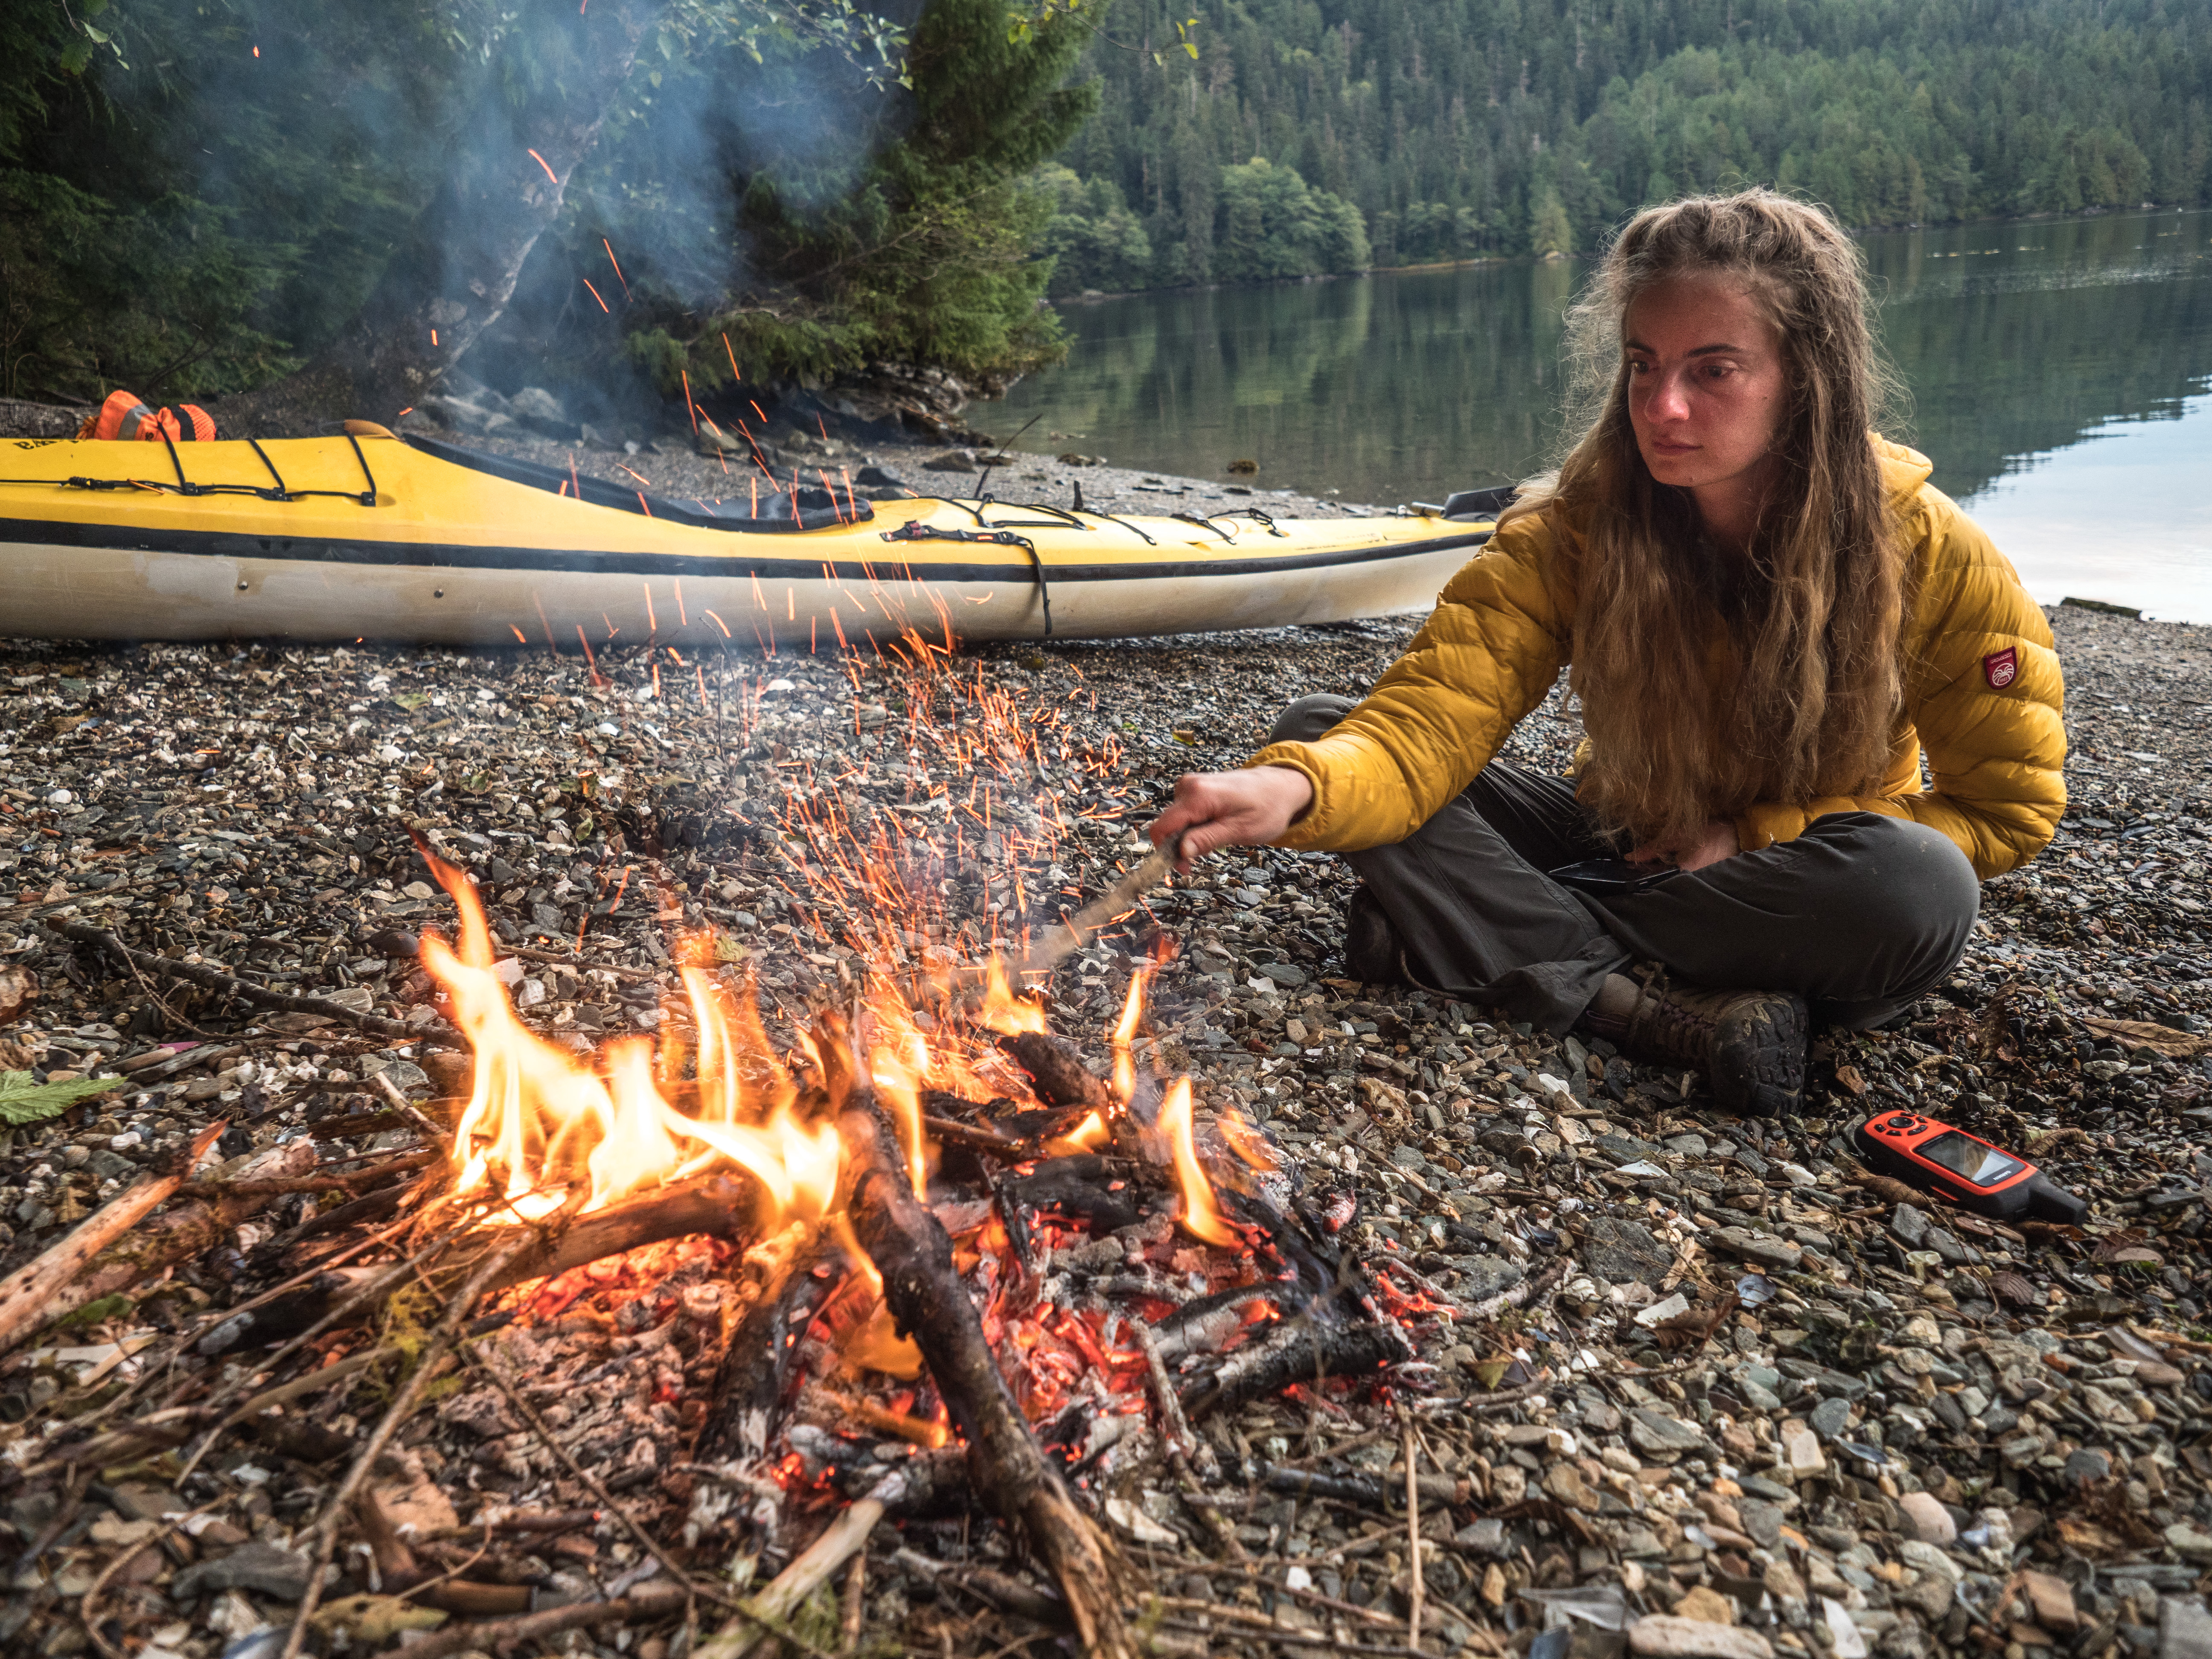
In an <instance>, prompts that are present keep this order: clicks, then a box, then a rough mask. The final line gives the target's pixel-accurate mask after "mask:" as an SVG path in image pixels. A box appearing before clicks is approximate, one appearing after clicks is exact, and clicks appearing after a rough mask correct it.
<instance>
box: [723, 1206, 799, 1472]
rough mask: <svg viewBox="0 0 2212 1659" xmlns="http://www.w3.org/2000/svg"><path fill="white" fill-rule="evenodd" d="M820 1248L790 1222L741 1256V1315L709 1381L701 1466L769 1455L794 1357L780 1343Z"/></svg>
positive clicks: (784, 1345)
mask: <svg viewBox="0 0 2212 1659" xmlns="http://www.w3.org/2000/svg"><path fill="white" fill-rule="evenodd" d="M820 1249H821V1229H820V1228H819V1227H818V1226H817V1225H814V1224H813V1223H811V1222H805V1221H794V1222H793V1223H792V1224H791V1225H789V1226H787V1227H786V1228H785V1229H784V1230H783V1231H781V1232H780V1233H777V1234H776V1235H775V1237H771V1238H768V1239H764V1240H763V1241H762V1242H761V1243H758V1244H756V1245H755V1246H753V1248H752V1249H750V1250H747V1251H746V1252H745V1255H744V1264H743V1273H744V1278H743V1279H742V1281H741V1283H740V1285H739V1286H738V1304H739V1307H740V1309H741V1312H740V1313H739V1314H738V1321H737V1323H736V1325H735V1327H734V1328H732V1330H731V1333H730V1342H729V1346H728V1347H727V1349H726V1350H725V1351H724V1353H723V1356H722V1364H721V1369H720V1370H719V1371H718V1372H717V1373H716V1375H715V1377H714V1408H713V1412H712V1414H711V1415H710V1416H709V1417H708V1421H707V1426H706V1429H705V1430H704V1431H703V1432H702V1435H701V1437H700V1440H699V1453H698V1455H699V1456H700V1457H701V1458H702V1459H703V1460H705V1461H708V1462H720V1461H722V1460H725V1459H751V1458H756V1457H758V1456H760V1455H761V1454H762V1453H763V1452H765V1451H766V1450H767V1449H768V1444H769V1440H770V1439H771V1438H772V1437H774V1434H775V1407H776V1402H777V1401H779V1400H781V1398H782V1396H783V1393H784V1390H785V1388H786V1386H787V1384H788V1383H789V1381H790V1377H791V1364H792V1359H793V1355H794V1354H795V1353H796V1352H797V1350H796V1349H795V1348H794V1347H793V1345H791V1344H789V1343H787V1342H786V1341H785V1340H783V1339H784V1335H785V1334H786V1333H787V1331H788V1330H789V1328H790V1322H791V1292H792V1291H793V1290H794V1289H795V1288H798V1287H799V1286H803V1285H805V1283H806V1282H807V1273H808V1270H809V1269H811V1267H812V1266H813V1264H814V1262H815V1261H816V1259H817V1256H818V1255H819V1253H820Z"/></svg>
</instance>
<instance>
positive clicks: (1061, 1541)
mask: <svg viewBox="0 0 2212 1659" xmlns="http://www.w3.org/2000/svg"><path fill="white" fill-rule="evenodd" d="M825 1036H827V1038H828V1040H827V1041H825V1042H823V1043H822V1048H823V1053H824V1054H825V1055H828V1056H831V1057H833V1058H832V1060H831V1069H832V1071H833V1072H835V1073H837V1075H835V1076H832V1077H831V1078H829V1079H828V1081H829V1085H830V1092H831V1097H832V1098H833V1099H836V1100H839V1101H840V1103H841V1104H840V1109H839V1111H838V1115H837V1132H838V1136H839V1139H840V1140H841V1141H842V1144H843V1147H844V1175H843V1176H842V1189H843V1191H844V1193H845V1195H846V1200H847V1206H848V1212H849V1214H850V1216H851V1218H852V1224H853V1231H854V1235H855V1236H856V1237H857V1238H858V1239H859V1241H860V1248H861V1249H864V1250H866V1252H867V1253H868V1256H869V1259H870V1260H871V1261H873V1262H874V1263H875V1264H876V1269H877V1271H878V1273H881V1274H882V1275H883V1279H884V1300H885V1302H886V1303H887V1304H889V1306H890V1311H891V1315H892V1317H893V1319H894V1320H895V1321H896V1328H897V1329H898V1331H899V1333H900V1334H902V1335H905V1336H909V1337H912V1338H913V1339H914V1340H915V1344H916V1346H919V1347H920V1348H921V1352H922V1357H923V1358H924V1359H925V1360H926V1361H927V1363H928V1365H929V1373H930V1376H931V1377H932V1379H933V1381H934V1382H935V1383H936V1384H937V1388H938V1392H939V1394H940V1395H942V1396H943V1398H944V1401H945V1407H946V1409H947V1411H948V1412H949V1413H951V1418H952V1421H953V1423H954V1425H956V1426H957V1428H958V1429H959V1431H960V1433H961V1437H962V1438H963V1439H964V1440H965V1441H966V1442H967V1444H968V1462H969V1475H970V1478H971V1479H972V1480H973V1481H974V1484H975V1489H976V1490H977V1492H979V1493H981V1495H982V1497H983V1498H984V1499H985V1501H987V1503H989V1504H990V1505H991V1506H992V1508H993V1509H994V1510H996V1511H997V1512H998V1513H999V1515H1000V1517H1001V1518H1002V1519H1004V1520H1005V1521H1006V1523H1007V1525H1008V1526H1009V1528H1011V1529H1012V1531H1013V1532H1014V1534H1016V1536H1017V1538H1018V1539H1019V1540H1020V1541H1021V1542H1023V1543H1024V1545H1026V1547H1028V1548H1029V1549H1030V1551H1031V1552H1032V1553H1034V1554H1035V1555H1036V1557H1037V1558H1038V1559H1041V1560H1042V1561H1043V1562H1044V1563H1045V1564H1046V1565H1048V1567H1049V1568H1050V1569H1051V1571H1052V1573H1053V1576H1054V1578H1056V1579H1057V1580H1058V1581H1059V1583H1060V1590H1061V1593H1062V1594H1063V1595H1065V1596H1066V1598H1067V1602H1068V1607H1069V1610H1070V1612H1071V1613H1072V1615H1073V1619H1074V1620H1075V1626H1076V1629H1077V1631H1078V1632H1079V1634H1080V1636H1081V1638H1082V1640H1083V1642H1084V1644H1085V1647H1086V1648H1087V1649H1088V1650H1090V1651H1091V1652H1092V1653H1095V1654H1102V1655H1105V1656H1108V1659H1125V1656H1126V1659H1133V1656H1134V1655H1135V1653H1136V1651H1137V1647H1136V1643H1135V1640H1134V1638H1133V1635H1132V1633H1131V1632H1130V1631H1129V1629H1128V1627H1127V1624H1126V1623H1125V1621H1124V1620H1123V1618H1122V1613H1121V1604H1122V1602H1123V1601H1125V1600H1126V1599H1127V1595H1128V1593H1129V1592H1130V1590H1131V1589H1132V1588H1133V1577H1134V1575H1133V1571H1132V1570H1131V1569H1130V1567H1129V1565H1127V1562H1126V1561H1125V1560H1124V1559H1122V1557H1121V1553H1120V1551H1119V1550H1118V1549H1116V1548H1115V1546H1114V1545H1113V1543H1112V1542H1111V1541H1109V1539H1108V1538H1106V1537H1105V1536H1104V1535H1103V1534H1102V1533H1100V1532H1099V1530H1098V1528H1097V1527H1096V1526H1094V1525H1093V1524H1092V1523H1091V1518H1090V1517H1089V1516H1086V1515H1085V1513H1084V1512H1083V1510H1081V1509H1079V1507H1078V1506H1077V1504H1076V1502H1075V1498H1074V1496H1073V1493H1071V1492H1069V1490H1068V1489H1067V1486H1066V1484H1065V1483H1064V1482H1063V1481H1062V1480H1061V1479H1060V1474H1059V1473H1058V1472H1057V1471H1056V1470H1055V1469H1054V1468H1053V1466H1052V1464H1051V1463H1050V1462H1048V1460H1047V1458H1046V1456H1045V1455H1044V1451H1043V1449H1042V1448H1041V1447H1040V1446H1039V1445H1038V1444H1037V1443H1036V1437H1035V1436H1034V1435H1033V1434H1031V1433H1030V1425H1029V1424H1028V1422H1027V1421H1026V1420H1025V1419H1024V1418H1023V1416H1022V1414H1021V1412H1020V1410H1019V1409H1018V1407H1016V1405H1015V1403H1014V1399H1013V1396H1012V1394H1011V1393H1010V1392H1009V1391H1008V1389H1007V1387H1006V1378H1005V1376H1003V1375H1002V1374H1001V1373H1000V1370H999V1367H998V1363H997V1361H996V1359H995V1358H994V1357H993V1355H992V1352H991V1349H990V1345H989V1343H988V1342H987V1340H985V1337H984V1335H983V1327H982V1322H981V1318H980V1317H979V1316H977V1314H976V1311H975V1303H974V1302H973V1301H972V1300H971V1299H970V1298H969V1294H968V1291H967V1287H966V1286H965V1285H963V1283H962V1282H961V1279H960V1277H959V1275H958V1273H957V1272H955V1271H954V1268H953V1265H952V1243H951V1239H950V1238H948V1237H946V1236H945V1229H944V1227H943V1226H942V1225H939V1221H938V1219H937V1217H936V1216H935V1214H934V1213H933V1212H931V1210H930V1209H929V1207H928V1206H927V1205H926V1204H924V1203H923V1202H921V1200H918V1199H917V1198H916V1197H915V1193H914V1188H913V1187H912V1186H911V1185H910V1184H909V1182H908V1175H907V1170H906V1160H905V1158H904V1157H903V1156H902V1153H901V1152H900V1150H899V1146H898V1142H897V1140H896V1137H895V1136H894V1135H893V1133H892V1132H891V1129H890V1125H889V1124H887V1123H886V1122H885V1121H884V1119H883V1116H882V1115H881V1114H880V1113H879V1112H878V1110H877V1109H876V1103H875V1097H874V1095H873V1092H872V1091H871V1090H870V1089H869V1088H868V1087H867V1086H866V1083H865V1082H864V1081H862V1079H865V1078H866V1074H867V1068H866V1065H865V1064H864V1063H863V1064H861V1065H860V1066H857V1067H856V1066H854V1062H853V1060H852V1059H851V1057H850V1055H849V1054H848V1052H847V1050H846V1049H845V1048H844V1046H843V1042H842V1038H843V1036H844V1033H843V1032H842V1031H841V1030H835V1029H834V1028H833V1029H832V1030H829V1032H827V1033H825Z"/></svg>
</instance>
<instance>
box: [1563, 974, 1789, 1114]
mask: <svg viewBox="0 0 2212 1659" xmlns="http://www.w3.org/2000/svg"><path fill="white" fill-rule="evenodd" d="M1811 1023H1812V1022H1811V1018H1810V1017H1809V1016H1808V1014H1807V1012H1806V1010H1805V999H1804V998H1802V997H1800V996H1793V995H1790V994H1788V993H1785V992H1780V991H1704V990H1699V989H1698V988H1696V987H1693V986H1687V985H1669V984H1668V983H1667V981H1666V976H1665V975H1663V974H1662V975H1656V976H1655V977H1654V978H1653V979H1652V980H1651V981H1650V983H1648V984H1647V985H1645V986H1644V987H1643V990H1642V993H1641V994H1639V995H1638V998H1637V1000H1636V1007H1635V1011H1634V1012H1632V1013H1630V1014H1628V1015H1626V1017H1617V1018H1604V1017H1601V1016H1600V1017H1588V1016H1586V1017H1585V1018H1584V1020H1583V1024H1584V1025H1585V1026H1587V1027H1588V1028H1589V1030H1590V1031H1591V1033H1592V1034H1593V1035H1595V1036H1605V1037H1609V1038H1611V1039H1612V1040H1613V1042H1615V1043H1617V1044H1619V1045H1620V1048H1621V1049H1622V1051H1623V1052H1624V1053H1626V1054H1628V1055H1630V1056H1631V1057H1632V1058H1633V1059H1636V1060H1662V1061H1667V1062H1670V1063H1673V1064H1676V1065H1682V1066H1695V1067H1696V1068H1697V1069H1698V1070H1699V1071H1701V1072H1703V1073H1705V1079H1706V1080H1707V1081H1708V1082H1709V1083H1711V1085H1712V1090H1713V1095H1714V1097H1715V1098H1716V1099H1717V1100H1718V1101H1719V1102H1720V1103H1721V1105H1722V1107H1723V1109H1725V1110H1728V1111H1730V1112H1734V1113H1736V1114H1737V1115H1740V1116H1744V1117H1772V1116H1774V1115H1776V1114H1777V1113H1780V1112H1790V1113H1795V1112H1796V1110H1797V1109H1798V1107H1799V1106H1800V1104H1801V1103H1802V1101H1803V1099H1804V1095H1805V1041H1806V1036H1807V1034H1808V1030H1809V1029H1810V1026H1811Z"/></svg>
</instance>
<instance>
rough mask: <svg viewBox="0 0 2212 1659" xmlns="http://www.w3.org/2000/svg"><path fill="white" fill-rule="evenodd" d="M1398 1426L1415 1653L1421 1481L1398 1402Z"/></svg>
mask: <svg viewBox="0 0 2212 1659" xmlns="http://www.w3.org/2000/svg"><path fill="white" fill-rule="evenodd" d="M1398 1426H1399V1427H1400V1428H1401V1430H1403V1431H1404V1432H1405V1439H1406V1554H1407V1559H1408V1560H1410V1561H1411V1562H1412V1564H1413V1589H1412V1592H1411V1594H1410V1595H1408V1597H1407V1601H1408V1603H1409V1605H1408V1606H1407V1609H1406V1631H1407V1636H1406V1643H1407V1646H1409V1647H1411V1648H1412V1649H1413V1650H1414V1651H1415V1652H1416V1653H1418V1652H1419V1651H1420V1647H1421V1481H1420V1466H1419V1461H1418V1459H1419V1451H1420V1448H1419V1447H1418V1446H1416V1445H1415V1444H1414V1443H1413V1419H1412V1418H1411V1417H1409V1416H1408V1415H1407V1413H1406V1407H1405V1404H1404V1402H1403V1401H1400V1402H1399V1403H1398Z"/></svg>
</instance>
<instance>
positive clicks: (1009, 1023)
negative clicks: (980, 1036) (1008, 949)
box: [976, 955, 1045, 1036]
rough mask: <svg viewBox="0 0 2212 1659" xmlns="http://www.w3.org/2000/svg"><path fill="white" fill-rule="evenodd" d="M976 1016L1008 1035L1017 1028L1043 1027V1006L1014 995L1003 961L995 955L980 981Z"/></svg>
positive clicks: (1027, 1029) (982, 1022) (1038, 1028)
mask: <svg viewBox="0 0 2212 1659" xmlns="http://www.w3.org/2000/svg"><path fill="white" fill-rule="evenodd" d="M976 1018H977V1019H978V1020H979V1021H980V1022H981V1024H985V1025H987V1026H989V1027H990V1028H991V1029H992V1030H994V1031H1003V1032H1005V1033H1006V1035H1007V1036H1012V1035H1014V1033H1016V1032H1017V1031H1042V1030H1044V1028H1045V1023H1044V1009H1043V1006H1042V1005H1041V1004H1038V1003H1036V1002H1032V1001H1031V1000H1030V999H1029V998H1027V997H1022V996H1016V995H1015V994H1014V993H1013V989H1012V987H1010V986H1009V985H1008V984H1007V983H1006V964H1005V963H1003V962H1001V961H1000V958H999V957H997V956H995V955H994V956H993V957H992V958H991V966H990V970H989V974H988V976H987V978H986V980H985V981H984V985H983V1006H982V1010H981V1012H980V1013H979V1014H978V1015H977V1016H976Z"/></svg>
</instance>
